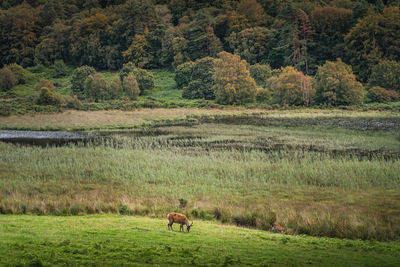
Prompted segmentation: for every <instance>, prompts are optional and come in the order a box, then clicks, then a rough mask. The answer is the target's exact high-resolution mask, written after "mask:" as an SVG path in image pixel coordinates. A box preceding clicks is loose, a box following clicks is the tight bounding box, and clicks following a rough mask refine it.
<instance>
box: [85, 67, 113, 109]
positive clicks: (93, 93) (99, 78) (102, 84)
mask: <svg viewBox="0 0 400 267" xmlns="http://www.w3.org/2000/svg"><path fill="white" fill-rule="evenodd" d="M85 96H86V97H87V98H92V99H94V100H95V101H96V102H97V101H99V100H106V99H109V98H110V87H109V85H108V84H107V81H106V80H105V79H104V76H103V74H101V73H99V72H97V73H95V74H92V75H89V77H87V78H86V80H85Z"/></svg>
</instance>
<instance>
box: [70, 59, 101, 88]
mask: <svg viewBox="0 0 400 267" xmlns="http://www.w3.org/2000/svg"><path fill="white" fill-rule="evenodd" d="M95 73H96V70H95V69H94V68H93V67H90V66H81V67H79V68H76V69H75V70H74V72H73V73H72V77H71V84H72V86H71V89H72V91H73V92H74V93H76V94H83V91H84V88H85V80H86V78H87V77H89V76H90V75H92V74H95Z"/></svg>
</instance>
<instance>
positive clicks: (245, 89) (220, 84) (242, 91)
mask: <svg viewBox="0 0 400 267" xmlns="http://www.w3.org/2000/svg"><path fill="white" fill-rule="evenodd" d="M213 78H214V92H215V96H216V100H217V102H218V103H220V104H243V103H248V102H252V101H254V97H255V94H256V82H255V81H254V79H253V78H252V77H251V76H250V71H249V70H248V69H247V62H246V60H241V59H240V56H238V55H232V54H231V53H228V52H220V53H219V54H218V58H217V59H216V60H215V71H214V73H213Z"/></svg>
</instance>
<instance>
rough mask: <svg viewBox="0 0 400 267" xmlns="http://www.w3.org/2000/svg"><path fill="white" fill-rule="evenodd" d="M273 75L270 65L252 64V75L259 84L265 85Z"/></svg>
mask: <svg viewBox="0 0 400 267" xmlns="http://www.w3.org/2000/svg"><path fill="white" fill-rule="evenodd" d="M271 75H272V70H271V67H270V65H267V64H259V63H257V64H254V65H250V76H251V77H253V79H254V80H255V81H256V83H257V85H260V86H265V85H266V83H267V80H268V79H269V78H270V77H271Z"/></svg>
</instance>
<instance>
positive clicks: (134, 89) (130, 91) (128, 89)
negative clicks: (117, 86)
mask: <svg viewBox="0 0 400 267" xmlns="http://www.w3.org/2000/svg"><path fill="white" fill-rule="evenodd" d="M124 91H125V93H126V94H127V95H128V96H129V97H130V98H131V99H137V97H138V96H139V94H140V89H139V85H138V83H137V81H136V78H135V75H134V74H133V73H132V72H131V73H129V74H128V76H126V77H124Z"/></svg>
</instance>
